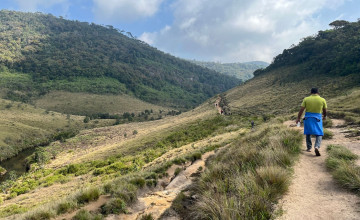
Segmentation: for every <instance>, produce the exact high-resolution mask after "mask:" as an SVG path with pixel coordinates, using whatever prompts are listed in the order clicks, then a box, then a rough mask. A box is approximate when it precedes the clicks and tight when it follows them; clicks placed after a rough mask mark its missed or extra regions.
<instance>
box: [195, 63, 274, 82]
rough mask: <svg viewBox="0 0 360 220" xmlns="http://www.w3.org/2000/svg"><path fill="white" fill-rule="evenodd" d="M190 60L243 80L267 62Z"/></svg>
mask: <svg viewBox="0 0 360 220" xmlns="http://www.w3.org/2000/svg"><path fill="white" fill-rule="evenodd" d="M191 62H193V63H195V64H197V65H199V66H202V67H206V68H209V69H211V70H215V71H217V72H219V73H223V74H225V75H228V76H233V77H236V78H238V79H240V80H241V81H243V82H245V81H246V80H249V79H251V78H253V77H254V74H253V73H254V71H255V70H257V69H263V68H265V67H267V66H268V65H269V64H268V63H266V62H263V61H251V62H244V63H219V62H203V61H196V60H191Z"/></svg>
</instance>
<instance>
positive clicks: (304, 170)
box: [278, 119, 360, 220]
mask: <svg viewBox="0 0 360 220" xmlns="http://www.w3.org/2000/svg"><path fill="white" fill-rule="evenodd" d="M333 123H334V126H333V127H332V128H330V129H328V130H330V131H332V132H333V134H334V137H333V139H330V140H323V142H322V144H321V149H320V153H321V156H320V157H316V156H315V153H314V149H312V152H306V151H305V149H306V143H305V140H304V141H303V151H302V152H301V154H300V158H299V161H298V162H297V164H296V165H295V167H294V177H293V180H292V184H291V185H290V187H289V191H288V193H287V194H286V195H285V196H284V197H283V198H282V199H281V200H280V202H279V204H278V210H282V211H283V212H284V213H283V215H282V216H280V217H279V218H278V219H279V220H293V219H294V220H295V219H307V220H311V219H314V220H315V219H316V220H318V219H324V220H325V219H326V220H329V219H334V220H335V219H360V198H359V197H358V196H357V195H355V194H353V193H350V192H348V191H346V190H344V189H342V188H341V187H340V186H339V185H338V184H337V183H336V182H335V181H334V179H333V177H332V176H331V174H330V172H329V171H328V170H327V168H326V165H325V159H326V157H327V153H326V147H327V146H328V145H330V144H338V145H343V146H345V147H348V148H349V149H350V150H353V149H356V148H357V151H353V152H354V153H356V154H359V153H360V151H359V149H360V143H359V141H358V140H355V139H353V140H352V139H348V138H346V137H345V135H344V133H343V130H342V128H339V127H338V125H341V124H343V123H344V122H343V121H341V120H335V119H333ZM284 124H285V125H287V126H290V125H291V124H294V122H293V121H287V122H285V123H284ZM294 129H300V128H296V127H295V128H294ZM301 130H302V128H301ZM304 139H305V138H304Z"/></svg>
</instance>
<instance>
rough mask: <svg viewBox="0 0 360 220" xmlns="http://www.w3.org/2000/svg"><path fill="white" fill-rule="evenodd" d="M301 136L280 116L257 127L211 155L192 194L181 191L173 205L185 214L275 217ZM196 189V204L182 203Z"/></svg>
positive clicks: (203, 216)
mask: <svg viewBox="0 0 360 220" xmlns="http://www.w3.org/2000/svg"><path fill="white" fill-rule="evenodd" d="M302 139H303V137H302V135H301V133H299V132H298V131H295V130H289V129H287V128H285V127H283V126H282V125H280V124H278V123H276V122H274V123H273V124H272V125H268V124H267V125H263V126H261V127H259V129H258V130H257V131H256V132H252V133H249V134H247V135H246V136H245V137H243V138H240V139H239V140H238V141H235V142H234V143H233V144H232V145H231V146H230V147H228V148H225V149H223V150H222V151H221V152H218V153H217V154H216V155H215V156H214V157H213V158H211V159H210V160H209V161H208V166H207V168H208V169H206V170H205V172H204V173H203V174H202V175H201V177H200V179H199V180H198V182H197V183H196V184H194V185H193V187H192V188H191V189H190V195H189V196H186V195H185V194H180V195H179V196H178V197H177V199H176V200H175V201H176V202H174V203H173V206H172V207H173V209H174V210H175V211H177V212H178V213H179V214H180V215H181V217H182V218H184V219H270V218H273V217H274V214H273V209H274V203H275V202H276V201H277V199H278V198H279V197H280V196H281V195H282V194H283V193H284V192H286V190H287V189H288V186H289V178H290V176H291V169H290V166H291V165H292V164H293V161H294V160H295V159H296V157H297V155H298V152H299V151H300V146H301V142H302ZM192 195H196V196H195V197H196V198H197V199H196V201H195V204H192V205H188V206H186V205H184V204H186V203H188V202H189V201H190V200H192V199H191V196H192ZM192 202H193V201H192ZM184 207H187V209H185V208H184ZM188 207H190V210H189V209H188Z"/></svg>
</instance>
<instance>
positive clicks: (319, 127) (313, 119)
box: [296, 88, 327, 156]
mask: <svg viewBox="0 0 360 220" xmlns="http://www.w3.org/2000/svg"><path fill="white" fill-rule="evenodd" d="M326 108H327V105H326V101H325V99H324V98H321V97H320V96H319V92H318V89H317V88H312V89H311V95H310V96H308V97H306V98H304V100H303V102H302V104H301V109H300V111H299V114H298V117H297V120H296V123H299V122H300V118H301V115H302V114H303V112H304V110H305V109H306V112H305V117H304V119H303V120H304V134H305V135H306V146H307V150H306V151H308V152H310V151H311V148H312V143H311V135H315V136H316V141H315V146H314V148H315V154H316V156H320V152H319V148H320V144H321V140H322V137H323V136H324V131H323V123H322V120H326ZM321 113H322V117H321Z"/></svg>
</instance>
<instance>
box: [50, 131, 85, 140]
mask: <svg viewBox="0 0 360 220" xmlns="http://www.w3.org/2000/svg"><path fill="white" fill-rule="evenodd" d="M78 133H79V131H77V130H67V131H62V132H59V133H57V134H55V135H54V136H53V138H52V140H54V141H61V142H64V141H65V140H66V139H68V138H72V137H74V136H75V135H77V134H78Z"/></svg>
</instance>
